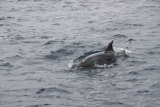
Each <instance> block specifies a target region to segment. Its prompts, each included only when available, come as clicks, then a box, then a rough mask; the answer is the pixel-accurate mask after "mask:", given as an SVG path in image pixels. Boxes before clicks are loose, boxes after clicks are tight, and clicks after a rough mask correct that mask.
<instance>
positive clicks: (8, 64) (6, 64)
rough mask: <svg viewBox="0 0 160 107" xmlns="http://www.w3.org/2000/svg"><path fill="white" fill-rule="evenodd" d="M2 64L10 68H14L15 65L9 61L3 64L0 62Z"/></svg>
mask: <svg viewBox="0 0 160 107" xmlns="http://www.w3.org/2000/svg"><path fill="white" fill-rule="evenodd" d="M0 66H2V67H8V68H12V67H13V65H12V64H10V63H9V62H6V63H2V64H0Z"/></svg>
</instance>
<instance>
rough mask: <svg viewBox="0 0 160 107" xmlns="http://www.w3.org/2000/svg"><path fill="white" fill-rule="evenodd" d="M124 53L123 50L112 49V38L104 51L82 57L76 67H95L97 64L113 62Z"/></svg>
mask: <svg viewBox="0 0 160 107" xmlns="http://www.w3.org/2000/svg"><path fill="white" fill-rule="evenodd" d="M125 55H126V52H125V50H121V51H115V50H114V49H113V40H112V41H111V42H110V43H109V44H108V46H107V48H106V49H105V50H104V52H99V53H95V54H92V55H89V56H87V57H86V58H84V59H82V61H80V63H79V64H77V66H76V69H86V68H97V67H98V66H103V65H109V64H112V63H115V62H116V59H117V58H118V57H121V56H125Z"/></svg>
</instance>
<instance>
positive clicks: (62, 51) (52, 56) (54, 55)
mask: <svg viewBox="0 0 160 107" xmlns="http://www.w3.org/2000/svg"><path fill="white" fill-rule="evenodd" d="M72 54H73V50H69V49H58V50H56V51H51V52H50V55H46V56H45V58H47V59H51V60H56V59H60V58H61V57H62V56H69V55H72Z"/></svg>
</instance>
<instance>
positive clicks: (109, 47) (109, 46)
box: [105, 40, 114, 53]
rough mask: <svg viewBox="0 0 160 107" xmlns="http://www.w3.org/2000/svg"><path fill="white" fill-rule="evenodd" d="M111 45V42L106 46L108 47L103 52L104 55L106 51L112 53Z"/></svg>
mask: <svg viewBox="0 0 160 107" xmlns="http://www.w3.org/2000/svg"><path fill="white" fill-rule="evenodd" d="M112 44H113V40H112V41H111V42H110V43H109V44H108V46H107V48H106V50H105V53H106V52H107V51H114V50H113V46H112Z"/></svg>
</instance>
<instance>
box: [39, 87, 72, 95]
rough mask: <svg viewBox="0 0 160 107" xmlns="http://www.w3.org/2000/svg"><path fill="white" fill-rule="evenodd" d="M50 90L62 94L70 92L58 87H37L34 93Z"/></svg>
mask: <svg viewBox="0 0 160 107" xmlns="http://www.w3.org/2000/svg"><path fill="white" fill-rule="evenodd" d="M51 92H56V93H57V92H58V93H63V94H71V92H69V91H67V90H65V89H60V88H56V87H52V88H41V89H39V90H38V91H37V92H36V93H37V94H42V93H51Z"/></svg>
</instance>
